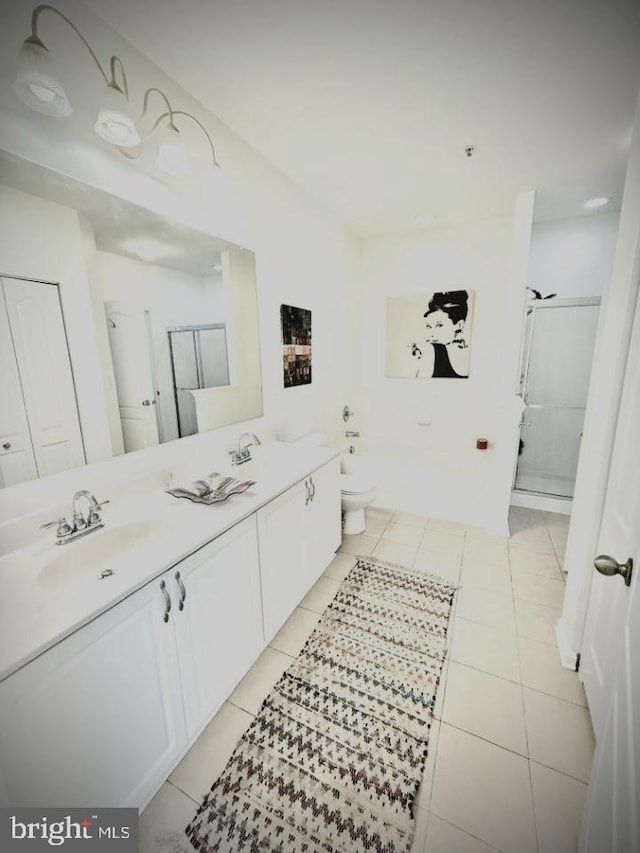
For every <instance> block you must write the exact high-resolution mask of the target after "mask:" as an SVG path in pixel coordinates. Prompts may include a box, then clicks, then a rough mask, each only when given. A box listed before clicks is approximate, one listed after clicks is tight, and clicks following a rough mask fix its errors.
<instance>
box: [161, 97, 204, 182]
mask: <svg viewBox="0 0 640 853" xmlns="http://www.w3.org/2000/svg"><path fill="white" fill-rule="evenodd" d="M167 115H169V113H163V114H162V115H161V116H158V118H157V119H156V122H155V124H154V125H153V130H155V129H156V128H157V126H158V125H159V124H160V122H161V121H162V120H163V119H165V118H166V117H167ZM170 115H171V123H172V124H174V122H173V116H186V117H187V118H190V119H191V121H194V122H195V123H196V124H197V125H198V127H199V128H200V130H201V131H202V132H203V133H204V135H205V136H206V137H207V142H208V143H209V148H210V150H211V157H212V159H213V163H214V165H215V166H217V167H218V169H219V168H220V163H218V161H217V160H216V150H215V148H214V147H213V140H212V139H211V137H210V136H209V133H208V131H207V129H206V128H205V126H204V125H203V124H202V122H201V121H199V120H198V119H197V118H196V117H195V116H193V115H191V113H188V112H186V111H185V110H171V113H170ZM174 127H175V124H174ZM176 130H177V128H176Z"/></svg>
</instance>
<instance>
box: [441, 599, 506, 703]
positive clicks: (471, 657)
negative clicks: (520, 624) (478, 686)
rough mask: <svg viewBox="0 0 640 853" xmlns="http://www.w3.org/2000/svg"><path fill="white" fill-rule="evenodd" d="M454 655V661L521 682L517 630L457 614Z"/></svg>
mask: <svg viewBox="0 0 640 853" xmlns="http://www.w3.org/2000/svg"><path fill="white" fill-rule="evenodd" d="M450 657H451V660H452V661H457V663H463V664H465V665H466V666H472V667H474V668H475V669H481V670H483V672H488V673H490V674H491V675H497V676H498V678H506V679H507V680H509V681H515V682H518V683H519V682H520V664H519V659H518V647H517V640H516V636H515V634H511V633H510V632H508V631H501V630H500V629H498V628H492V627H490V626H489V625H481V624H480V623H478V622H470V621H468V620H467V619H460V618H458V617H457V616H456V618H455V619H454V625H453V635H452V639H451V650H450ZM445 690H446V685H445Z"/></svg>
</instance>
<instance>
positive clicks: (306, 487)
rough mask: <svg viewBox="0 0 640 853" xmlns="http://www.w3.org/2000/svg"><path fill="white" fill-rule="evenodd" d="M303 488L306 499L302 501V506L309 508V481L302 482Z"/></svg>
mask: <svg viewBox="0 0 640 853" xmlns="http://www.w3.org/2000/svg"><path fill="white" fill-rule="evenodd" d="M304 487H305V489H306V490H307V497H306V498H305V500H304V505H305V506H309V501H310V500H311V489H310V488H309V481H308V480H305V481H304Z"/></svg>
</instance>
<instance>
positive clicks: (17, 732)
mask: <svg viewBox="0 0 640 853" xmlns="http://www.w3.org/2000/svg"><path fill="white" fill-rule="evenodd" d="M255 456H256V458H255V459H252V460H251V461H249V462H247V463H246V464H242V465H239V466H235V467H234V466H231V465H230V464H229V462H228V461H227V460H225V463H226V464H219V465H215V464H208V465H207V468H208V471H207V470H206V469H205V471H199V472H196V476H199V475H200V476H201V475H202V474H204V475H205V476H206V475H207V473H209V472H210V471H219V472H221V473H223V474H227V475H228V476H232V477H234V478H237V479H240V480H255V484H254V485H253V486H252V487H251V488H249V489H248V490H247V491H245V492H243V493H242V494H238V495H233V496H232V497H230V498H229V499H228V500H225V501H224V502H222V503H214V504H212V505H207V504H202V503H193V502H191V501H190V500H187V499H185V498H176V497H173V496H172V495H170V494H168V493H167V492H166V491H165V490H164V488H163V487H162V486H161V485H160V483H161V479H160V478H158V480H157V481H156V482H155V488H154V489H152V490H150V491H149V492H146V493H144V494H138V497H137V498H136V499H135V500H128V501H127V500H126V499H122V500H120V499H119V498H118V496H117V494H112V495H102V494H101V493H100V495H99V496H100V497H110V498H111V502H110V504H109V506H108V507H106V508H105V509H104V511H102V516H101V519H100V520H101V521H102V522H103V523H104V526H103V527H101V528H99V529H95V530H92V531H91V532H88V533H84V531H82V535H81V536H80V537H78V538H74V539H73V541H71V540H70V539H69V540H67V541H65V542H64V544H60V545H57V544H55V533H54V531H52V530H48V531H46V533H42V532H40V531H37V538H36V539H35V540H34V541H33V542H32V543H31V544H30V545H28V546H27V547H24V548H22V549H20V550H17V551H14V552H12V553H9V554H7V555H6V556H4V557H2V558H0V583H1V584H2V589H3V595H2V596H1V597H0V719H2V726H1V727H0V805H9V806H15V807H19V806H33V807H36V806H42V805H43V804H45V805H48V806H60V807H66V808H68V807H70V806H74V805H83V804H86V803H94V804H97V805H99V806H101V807H134V806H135V807H137V808H143V807H144V806H145V805H146V803H148V802H149V800H150V799H151V798H152V797H153V795H154V794H155V792H156V791H157V790H158V789H159V787H160V786H161V785H162V783H163V782H164V780H165V779H166V778H167V777H168V775H169V774H170V773H171V771H172V770H173V768H174V767H175V766H176V765H177V764H178V762H179V761H180V760H181V759H182V757H183V756H184V754H185V753H186V751H187V750H188V749H189V747H190V746H191V745H192V744H193V742H194V741H195V739H196V738H197V737H198V736H199V735H200V733H201V732H202V730H203V729H204V727H205V726H206V725H207V723H208V722H209V720H210V719H211V718H212V716H213V715H214V714H215V713H216V711H217V710H218V708H219V707H220V706H221V705H222V703H223V702H224V701H225V699H226V698H227V696H228V695H229V694H230V693H231V692H232V690H233V689H234V687H235V686H236V685H237V684H238V682H239V681H240V680H241V679H242V677H243V676H244V674H245V673H246V672H247V670H248V669H249V667H250V666H251V664H252V663H253V661H255V660H256V658H257V657H258V656H259V655H260V653H261V652H262V651H263V650H264V648H265V646H266V645H267V644H268V643H269V642H270V640H271V638H272V637H273V636H274V635H275V633H276V632H277V631H278V630H279V628H280V627H281V625H282V624H283V623H284V622H285V620H286V619H287V618H288V616H289V614H290V613H291V612H292V611H293V610H294V609H295V607H296V606H297V605H298V604H299V602H300V601H301V599H302V598H303V597H304V595H305V594H306V592H307V591H308V590H309V589H310V588H311V586H312V585H313V584H314V583H315V581H316V580H317V578H318V577H319V576H320V574H321V573H322V571H323V570H324V568H326V566H327V565H328V564H329V562H330V561H331V559H332V558H333V555H334V553H335V551H336V550H337V548H338V547H339V544H340V539H341V529H340V479H339V478H340V463H339V458H338V456H339V453H338V451H337V450H334V449H331V448H327V447H299V446H296V445H293V446H292V445H288V444H284V443H282V444H279V443H277V442H275V443H274V444H273V445H265V446H262V447H260V448H259V449H258V451H257V452H256V453H255ZM218 461H219V460H218ZM186 479H190V478H186ZM96 491H97V489H96ZM71 526H73V525H71ZM96 528H97V524H96ZM61 529H62V531H64V530H65V529H66V528H64V525H63V526H62V528H61ZM80 529H81V530H82V524H81V523H80ZM34 532H35V531H34ZM61 538H64V537H61Z"/></svg>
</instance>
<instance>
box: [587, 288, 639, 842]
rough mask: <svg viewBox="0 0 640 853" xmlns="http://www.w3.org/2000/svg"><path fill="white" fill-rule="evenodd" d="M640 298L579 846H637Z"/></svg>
mask: <svg viewBox="0 0 640 853" xmlns="http://www.w3.org/2000/svg"><path fill="white" fill-rule="evenodd" d="M638 364H640V304H639V305H638V310H637V312H636V318H635V325H634V331H633V335H632V340H631V346H630V348H629V357H628V360H627V370H626V375H625V381H624V386H623V393H622V402H621V405H620V412H619V417H618V425H617V430H616V436H615V442H614V450H613V456H612V464H611V470H610V474H609V483H608V486H607V495H606V501H605V509H604V514H603V519H602V527H601V532H600V539H599V545H598V550H599V553H600V554H601V555H609V556H611V557H612V558H614V560H615V561H617V562H618V563H619V564H620V565H623V564H626V563H627V560H628V559H629V558H631V560H632V562H633V570H632V572H631V583H630V585H629V586H627V585H626V583H625V581H624V580H623V577H621V576H620V575H613V576H606V575H602V574H599V573H597V572H596V573H595V576H594V578H593V584H592V588H591V596H590V601H589V610H588V614H587V623H586V627H585V638H584V644H583V650H582V654H581V662H580V671H581V675H582V678H583V681H584V685H585V690H586V693H587V699H588V702H589V708H590V711H591V716H592V721H593V726H594V730H595V734H596V754H595V758H594V765H593V771H592V776H591V780H590V783H589V791H588V794H587V803H586V807H585V812H584V816H583V824H582V833H581V846H580V850H581V851H583V853H601V851H603V850H606V851H608V853H630V851H632V850H634V851H635V850H640V829H639V826H638V820H639V815H638V811H639V809H638V804H639V803H640V666H638V654H639V650H640V589H639V583H638V574H640V524H639V523H638V520H639V519H640V446H639V444H638V423H639V422H640V374H639V371H638Z"/></svg>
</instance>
